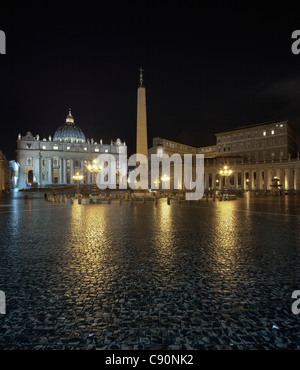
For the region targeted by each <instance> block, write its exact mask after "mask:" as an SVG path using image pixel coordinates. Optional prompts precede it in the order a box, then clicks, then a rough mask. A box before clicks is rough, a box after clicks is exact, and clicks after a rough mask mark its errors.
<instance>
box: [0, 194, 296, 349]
mask: <svg viewBox="0 0 300 370" xmlns="http://www.w3.org/2000/svg"><path fill="white" fill-rule="evenodd" d="M299 205H300V199H299V198H297V197H293V198H291V197H290V198H289V197H284V198H280V199H274V198H272V199H265V198H257V199H255V198H253V199H252V198H249V197H246V198H245V199H240V200H236V201H227V202H224V201H223V202H218V201H216V202H212V201H209V202H205V201H201V202H200V203H199V204H198V205H195V206H187V205H182V204H181V205H180V204H177V203H176V202H171V205H170V206H169V205H167V202H166V200H165V199H164V200H160V201H159V202H158V204H157V205H156V206H155V204H154V202H150V201H148V202H146V203H145V204H144V203H143V202H140V203H135V204H122V205H120V204H117V203H116V204H114V203H112V204H88V203H86V204H81V205H79V204H73V205H71V204H58V203H48V202H46V201H44V200H43V199H30V198H29V199H27V200H25V199H22V198H12V199H6V198H5V199H4V198H2V199H0V252H1V255H0V290H3V291H4V292H5V294H6V314H5V315H0V349H95V348H96V349H148V350H151V349H173V350H176V349H299V348H300V347H299V345H300V330H299V329H300V325H299V323H300V315H294V314H293V313H292V311H291V305H292V303H293V301H294V300H293V299H292V298H291V295H292V292H293V291H294V290H299V289H300V212H299Z"/></svg>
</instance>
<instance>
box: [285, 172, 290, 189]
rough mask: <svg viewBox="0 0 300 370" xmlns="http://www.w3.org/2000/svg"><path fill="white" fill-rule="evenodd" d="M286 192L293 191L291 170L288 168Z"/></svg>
mask: <svg viewBox="0 0 300 370" xmlns="http://www.w3.org/2000/svg"><path fill="white" fill-rule="evenodd" d="M285 171H286V175H285V176H286V179H285V180H286V190H290V189H291V169H290V168H286V170H285Z"/></svg>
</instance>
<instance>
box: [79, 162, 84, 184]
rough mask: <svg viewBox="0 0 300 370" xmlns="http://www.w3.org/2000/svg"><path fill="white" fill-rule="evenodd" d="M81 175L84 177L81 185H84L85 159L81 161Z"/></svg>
mask: <svg viewBox="0 0 300 370" xmlns="http://www.w3.org/2000/svg"><path fill="white" fill-rule="evenodd" d="M80 174H81V176H82V180H81V181H80V184H83V183H84V162H83V159H82V160H81V161H80Z"/></svg>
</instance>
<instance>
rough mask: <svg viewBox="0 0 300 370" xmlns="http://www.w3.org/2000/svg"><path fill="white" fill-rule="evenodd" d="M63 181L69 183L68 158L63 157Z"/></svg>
mask: <svg viewBox="0 0 300 370" xmlns="http://www.w3.org/2000/svg"><path fill="white" fill-rule="evenodd" d="M63 183H64V184H66V183H67V160H66V158H63Z"/></svg>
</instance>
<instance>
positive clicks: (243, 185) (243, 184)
mask: <svg viewBox="0 0 300 370" xmlns="http://www.w3.org/2000/svg"><path fill="white" fill-rule="evenodd" d="M241 189H242V190H244V189H245V171H241Z"/></svg>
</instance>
